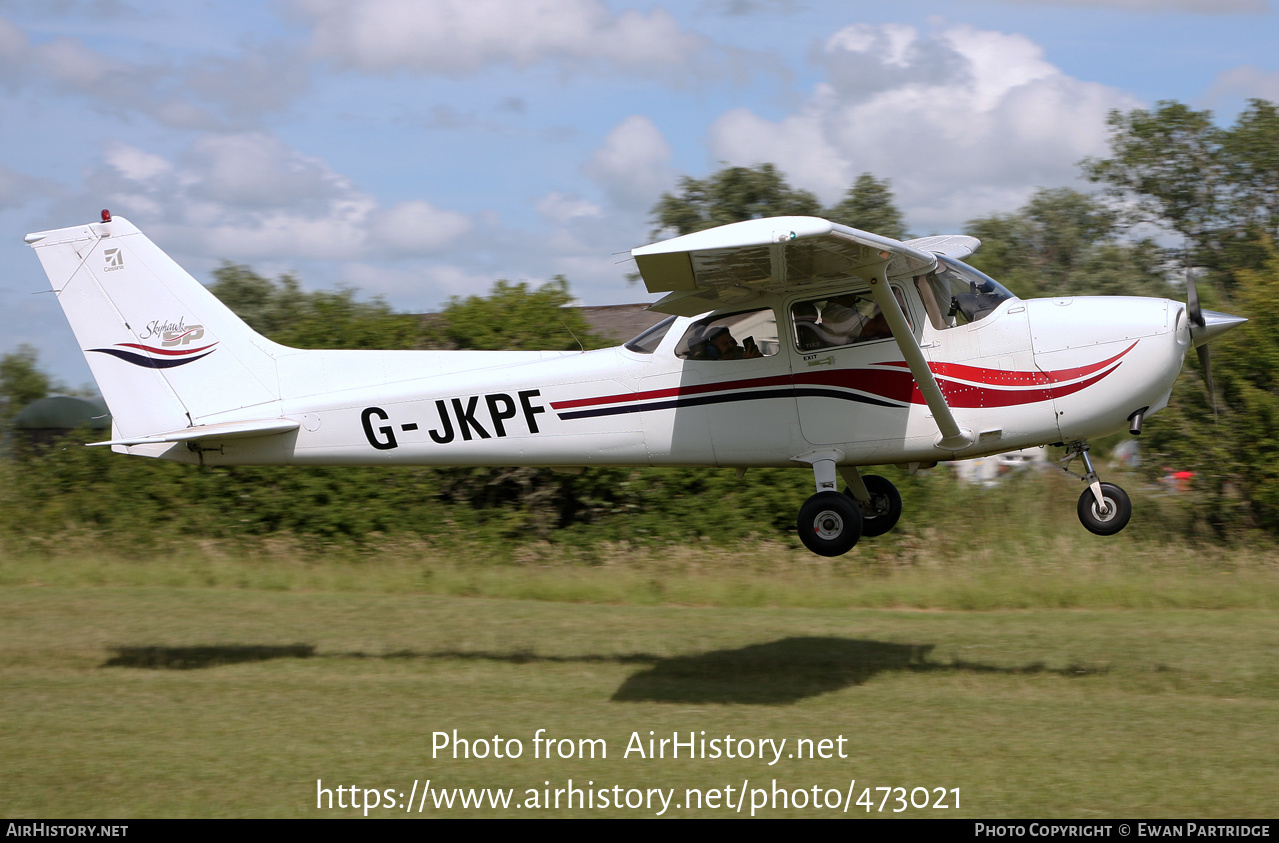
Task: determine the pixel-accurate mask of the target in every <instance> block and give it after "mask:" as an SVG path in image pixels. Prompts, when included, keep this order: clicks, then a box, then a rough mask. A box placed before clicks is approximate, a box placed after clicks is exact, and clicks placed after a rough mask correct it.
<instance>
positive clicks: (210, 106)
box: [0, 18, 308, 131]
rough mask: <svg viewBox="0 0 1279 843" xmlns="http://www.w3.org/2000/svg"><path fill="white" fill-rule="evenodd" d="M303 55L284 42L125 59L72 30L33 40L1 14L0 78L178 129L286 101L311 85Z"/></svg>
mask: <svg viewBox="0 0 1279 843" xmlns="http://www.w3.org/2000/svg"><path fill="white" fill-rule="evenodd" d="M307 81H308V80H307V70H306V65H305V62H303V61H301V60H300V56H299V55H298V54H297V51H296V50H295V49H292V48H289V47H287V46H285V45H281V44H272V45H269V46H258V47H241V48H240V49H238V50H237V51H236V52H235V53H234V57H233V58H226V57H221V56H204V57H201V58H199V59H197V60H195V61H193V62H192V63H190V64H188V65H177V64H174V63H171V62H168V61H165V60H163V59H161V60H155V59H151V58H150V57H149V56H148V58H147V59H146V60H142V61H122V60H119V59H115V58H111V57H109V56H107V55H105V54H103V53H100V52H98V51H96V50H94V49H92V48H90V47H88V46H87V45H86V44H85V43H84V42H82V41H80V40H78V39H75V38H70V37H58V38H54V39H52V40H49V41H42V42H38V43H37V42H33V41H32V40H31V39H30V38H29V37H28V36H27V34H26V33H25V32H24V31H23V30H22V29H21V28H19V27H18V26H16V25H15V24H13V23H11V22H10V21H8V20H5V19H4V18H0V83H4V84H6V85H7V86H8V87H10V88H19V87H23V86H33V87H36V88H44V89H47V90H52V91H54V92H55V93H56V94H59V95H65V94H73V95H77V96H81V97H84V98H85V99H86V100H88V101H89V102H91V103H92V104H93V105H94V106H95V107H96V108H97V109H99V110H102V111H106V112H110V113H115V114H122V115H131V114H144V115H146V116H148V117H150V118H151V119H153V120H155V121H156V122H158V123H160V124H161V125H164V126H168V127H172V128H181V129H200V130H209V129H219V130H223V131H226V130H230V129H237V128H244V127H247V126H250V125H253V124H254V123H255V122H257V121H258V120H259V119H260V118H261V117H262V116H263V115H265V114H267V113H270V112H276V111H279V110H281V109H283V108H285V107H286V106H287V105H288V104H289V103H290V102H292V100H293V99H294V98H295V97H296V96H297V95H299V94H300V93H301V92H302V91H303V90H304V89H305V88H306V85H307Z"/></svg>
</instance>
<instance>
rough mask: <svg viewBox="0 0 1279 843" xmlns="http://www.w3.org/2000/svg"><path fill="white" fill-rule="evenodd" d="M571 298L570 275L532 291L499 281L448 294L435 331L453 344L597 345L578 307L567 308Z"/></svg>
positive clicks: (565, 348) (535, 347)
mask: <svg viewBox="0 0 1279 843" xmlns="http://www.w3.org/2000/svg"><path fill="white" fill-rule="evenodd" d="M572 300H573V297H572V295H571V294H570V293H569V290H568V279H566V278H565V277H564V276H562V275H557V276H555V278H554V279H552V280H550V281H547V282H546V283H545V284H543V285H542V286H540V287H538V288H537V289H536V290H531V289H529V286H528V284H526V283H524V282H522V281H521V282H520V283H518V284H512V283H511V282H510V281H498V282H497V283H496V284H494V285H493V289H492V290H490V291H489V294H488V295H487V296H467V297H466V298H465V299H463V298H459V297H457V296H454V297H453V298H451V299H449V303H448V306H447V307H445V308H444V313H443V314H442V316H443V325H442V326H441V328H440V329H438V330H439V333H440V334H442V335H443V338H444V341H445V343H446V344H447V345H448V346H450V347H452V348H472V349H489V350H502V349H525V350H540V349H554V350H562V351H570V350H574V349H577V348H598V347H600V345H601V344H602V343H601V341H600V340H599V338H598V337H595V336H594V335H592V334H591V333H590V329H589V327H588V326H587V324H586V320H585V319H584V318H583V317H582V314H581V312H579V311H578V310H576V309H574V308H570V307H568V304H569V303H571V302H572ZM579 343H580V345H579Z"/></svg>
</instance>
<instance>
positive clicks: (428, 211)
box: [369, 200, 471, 255]
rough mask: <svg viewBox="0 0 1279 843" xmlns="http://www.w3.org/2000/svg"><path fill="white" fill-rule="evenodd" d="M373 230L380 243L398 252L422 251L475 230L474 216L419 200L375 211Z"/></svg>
mask: <svg viewBox="0 0 1279 843" xmlns="http://www.w3.org/2000/svg"><path fill="white" fill-rule="evenodd" d="M369 230H370V233H371V234H372V236H373V240H374V241H375V243H376V244H377V245H379V246H385V247H386V248H388V249H390V250H391V251H392V252H393V253H395V254H399V255H406V254H407V255H420V254H424V253H428V252H434V251H437V250H439V249H442V248H444V247H446V246H449V245H450V244H452V243H454V242H456V241H457V239H458V238H459V237H461V236H462V235H464V234H466V233H467V232H468V231H470V230H471V220H470V218H469V217H467V216H466V215H465V214H459V213H457V212H456V211H442V210H440V209H439V208H436V207H435V206H434V205H432V204H431V203H429V202H424V201H421V200H415V201H411V202H401V203H399V204H398V205H395V206H393V207H391V208H388V209H386V210H385V211H377V212H375V213H374V214H373V215H372V216H371V217H370V220H369Z"/></svg>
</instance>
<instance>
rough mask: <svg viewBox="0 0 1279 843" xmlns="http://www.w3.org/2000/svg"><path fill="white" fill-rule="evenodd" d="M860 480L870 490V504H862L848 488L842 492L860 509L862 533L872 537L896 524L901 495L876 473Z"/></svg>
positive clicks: (900, 515) (899, 512)
mask: <svg viewBox="0 0 1279 843" xmlns="http://www.w3.org/2000/svg"><path fill="white" fill-rule="evenodd" d="M862 482H863V483H865V484H866V491H868V492H870V504H868V505H867V506H862V505H861V503H860V502H858V500H857V499H856V498H853V493H852V491H850V490H849V489H845V490H844V494H846V495H848V496H849V497H850V498H853V503H855V504H857V507H858V508H859V509H861V511H862V535H863V536H865V537H866V538H868V539H873V538H874V537H875V536H882V535H883V534H884V533H887V532H888V531H889V530H891V529H893V528H894V527H896V526H897V519H899V518H901V517H902V496H901V492H899V491H897V487H896V486H894V485H893V484H892V483H890V482H889V481H888V479H887V478H885V477H880V476H879V475H877V474H868V475H866V476H865V477H863V478H862Z"/></svg>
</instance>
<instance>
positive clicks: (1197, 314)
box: [1186, 260, 1248, 421]
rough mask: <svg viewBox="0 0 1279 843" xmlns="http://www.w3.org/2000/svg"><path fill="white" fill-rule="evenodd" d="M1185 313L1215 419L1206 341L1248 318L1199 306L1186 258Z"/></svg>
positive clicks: (1214, 400)
mask: <svg viewBox="0 0 1279 843" xmlns="http://www.w3.org/2000/svg"><path fill="white" fill-rule="evenodd" d="M1186 315H1187V317H1188V318H1189V319H1190V341H1191V342H1193V343H1194V344H1195V351H1196V352H1198V353H1199V365H1201V366H1203V370H1204V380H1205V381H1206V382H1207V384H1208V396H1209V398H1211V399H1212V418H1213V421H1216V420H1217V389H1216V387H1215V386H1214V385H1213V382H1212V356H1211V355H1210V354H1209V352H1208V341H1209V340H1211V339H1212V338H1213V337H1216V336H1217V335H1218V334H1221V333H1224V332H1226V331H1228V330H1230V329H1231V328H1233V327H1235V326H1236V325H1242V324H1243V323H1244V322H1247V321H1248V320H1247V319H1244V318H1243V317H1240V316H1231V315H1230V314H1229V313H1218V312H1217V311H1215V310H1204V309H1203V308H1201V307H1200V306H1199V288H1198V287H1197V286H1196V285H1195V276H1194V274H1193V273H1192V272H1191V271H1190V262H1189V261H1188V260H1187V261H1186Z"/></svg>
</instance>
